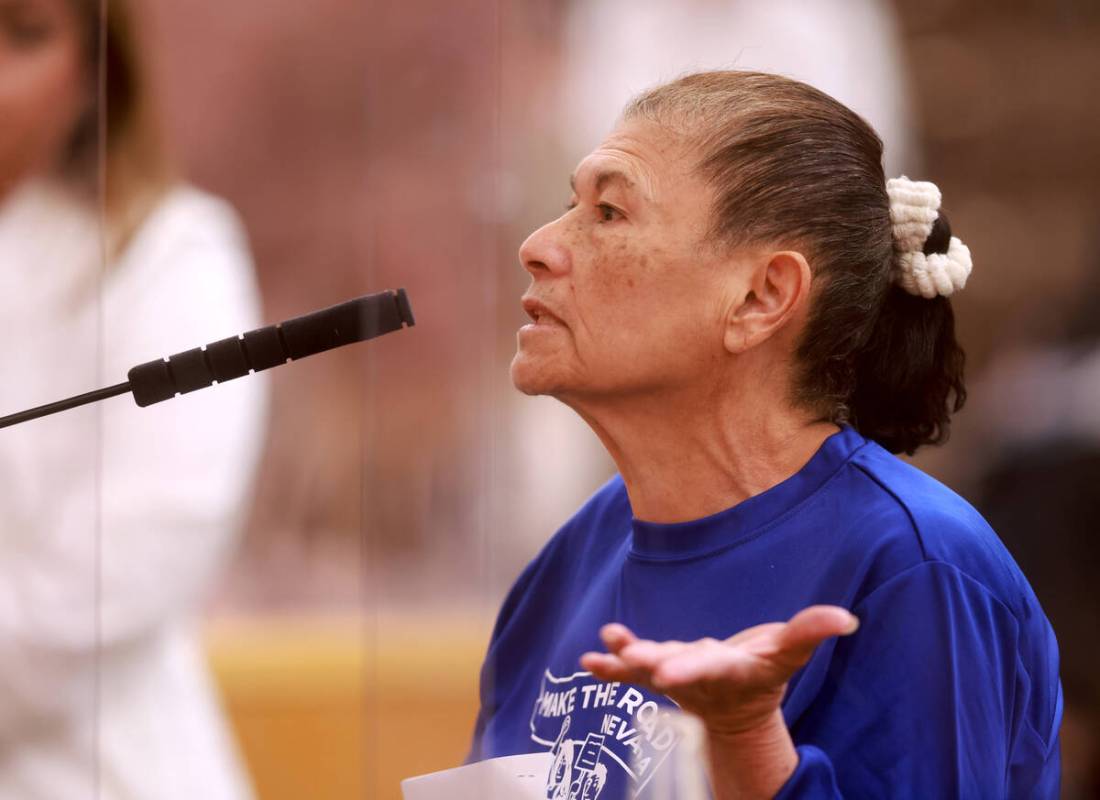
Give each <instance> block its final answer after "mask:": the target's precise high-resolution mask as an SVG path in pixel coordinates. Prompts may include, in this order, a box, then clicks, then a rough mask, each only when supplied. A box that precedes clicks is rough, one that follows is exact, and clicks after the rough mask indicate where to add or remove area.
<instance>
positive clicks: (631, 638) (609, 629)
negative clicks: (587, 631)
mask: <svg viewBox="0 0 1100 800" xmlns="http://www.w3.org/2000/svg"><path fill="white" fill-rule="evenodd" d="M600 640H601V641H603V644H604V647H606V648H607V649H608V650H609V651H610V652H612V653H618V652H619V651H620V650H622V649H623V648H624V647H626V646H627V645H628V644H631V643H632V642H636V641H638V637H637V636H635V635H634V632H633V631H631V630H630V628H628V627H626V626H625V625H623V624H621V623H618V622H612V623H609V624H607V625H604V626H603V627H602V628H600Z"/></svg>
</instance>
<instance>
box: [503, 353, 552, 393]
mask: <svg viewBox="0 0 1100 800" xmlns="http://www.w3.org/2000/svg"><path fill="white" fill-rule="evenodd" d="M540 361H541V359H535V358H532V357H531V356H530V355H528V354H525V353H523V352H522V351H520V352H518V353H516V355H515V358H513V359H512V368H511V374H512V385H513V386H515V387H516V389H518V390H519V391H521V392H523V393H524V394H529V395H540V394H546V395H554V394H557V393H558V392H559V391H561V388H562V387H561V380H560V376H558V375H556V374H555V373H556V372H557V370H555V369H554V367H553V365H551V364H545V363H540Z"/></svg>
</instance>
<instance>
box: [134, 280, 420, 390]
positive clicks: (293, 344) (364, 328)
mask: <svg viewBox="0 0 1100 800" xmlns="http://www.w3.org/2000/svg"><path fill="white" fill-rule="evenodd" d="M415 324H416V321H415V320H414V319H413V315H412V308H411V307H410V305H409V298H408V295H406V294H405V290H404V289H398V290H397V291H393V290H389V291H385V292H379V293H377V294H369V295H366V296H364V297H358V298H356V299H355V300H348V301H347V302H346V303H339V304H338V305H335V306H331V307H329V308H324V309H321V310H320V311H314V312H312V313H310V314H305V315H304V316H301V317H295V318H294V319H288V320H287V321H286V322H280V323H279V324H277V325H268V326H267V327H266V328H258V329H256V330H254V331H248V332H247V333H245V334H243V335H242V336H231V337H229V338H228V339H220V340H219V341H216V342H212V343H211V344H208V345H206V346H205V347H196V348H194V349H192V350H185V351H184V352H182V353H176V354H175V355H171V356H168V358H162V359H158V360H156V361H148V362H146V363H144V364H138V365H137V366H136V367H134V368H133V369H131V370H130V372H129V373H128V375H127V377H128V378H129V381H130V390H131V391H132V392H133V395H134V401H135V402H136V403H137V404H138V405H139V406H142V407H145V406H149V405H152V404H153V403H159V402H161V401H162V400H168V399H169V398H172V397H175V396H176V395H177V394H186V393H188V392H193V391H195V390H197V389H204V388H206V387H207V386H210V385H211V384H213V383H214V382H215V381H217V382H218V383H224V382H225V381H231V380H233V379H234V378H240V377H241V376H243V375H247V374H248V373H249V372H259V371H260V370H264V369H270V368H271V367H275V366H278V365H279V364H285V363H286V361H287V359H291V360H297V359H299V358H305V357H306V356H311V355H314V354H315V353H323V352H324V351H325V350H332V349H333V348H335V347H341V346H343V345H345V344H352V343H353V342H363V341H366V340H367V339H373V338H374V337H376V336H381V335H382V334H384V333H390V332H391V331H396V330H399V329H400V328H401V327H402V325H409V326H412V325H415Z"/></svg>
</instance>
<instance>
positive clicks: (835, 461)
mask: <svg viewBox="0 0 1100 800" xmlns="http://www.w3.org/2000/svg"><path fill="white" fill-rule="evenodd" d="M865 444H867V440H866V439H864V438H863V437H862V436H860V435H859V433H857V432H856V430H855V429H854V428H852V427H850V426H848V425H845V426H843V427H842V428H841V429H840V430H839V431H838V432H837V433H834V434H833V435H831V436H830V437H829V438H828V439H826V440H825V441H824V442H822V444H821V447H819V448H818V450H817V452H816V453H814V455H813V456H812V457H811V458H810V460H809V461H807V462H806V464H805V466H803V467H802V468H801V469H800V470H799V471H798V472H796V473H795V474H794V475H792V476H791V477H789V478H787V479H786V480H784V481H782V482H781V483H778V484H776V485H775V486H773V487H771V488H770V489H767V490H766V491H763V492H761V493H760V494H757V495H753V496H752V497H750V498H748V499H747V500H743V501H741V502H740V503H738V504H737V505H735V506H732V507H731V508H727V509H725V510H724V511H719V512H718V513H716V514H711V515H710V516H707V517H703V518H701V519H695V520H689V521H687V522H673V523H657V522H646V521H644V520H640V519H637V518H634V519H632V520H631V526H632V529H633V531H632V533H633V537H632V541H631V548H630V554H631V555H632V556H636V557H640V558H643V559H654V560H670V559H686V558H697V557H700V556H704V555H708V554H710V553H713V552H715V551H718V550H724V549H727V548H729V547H732V546H733V545H734V544H737V543H739V542H741V541H743V540H745V539H746V538H748V537H749V536H751V535H752V534H753V533H755V532H756V531H758V530H760V529H761V528H763V527H764V526H766V525H768V524H769V523H771V522H773V521H775V520H777V519H778V518H779V517H781V516H782V515H783V514H785V513H786V512H787V511H789V510H791V509H793V508H794V507H795V506H797V505H798V504H799V503H801V502H802V501H803V500H805V499H806V498H808V497H809V496H810V495H812V494H813V493H814V492H816V491H817V490H818V489H820V488H821V487H822V486H824V485H825V483H826V482H827V481H828V480H829V478H831V477H832V476H833V475H834V474H835V473H836V471H837V470H838V469H840V468H841V467H842V466H843V465H844V464H846V463H847V462H848V460H849V459H850V458H851V457H852V455H853V454H854V453H855V451H856V450H858V449H859V448H861V447H863V446H864V445H865Z"/></svg>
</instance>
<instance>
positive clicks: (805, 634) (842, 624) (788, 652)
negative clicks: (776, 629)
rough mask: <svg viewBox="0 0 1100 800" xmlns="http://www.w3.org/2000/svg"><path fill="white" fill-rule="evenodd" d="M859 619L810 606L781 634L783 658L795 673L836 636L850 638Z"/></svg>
mask: <svg viewBox="0 0 1100 800" xmlns="http://www.w3.org/2000/svg"><path fill="white" fill-rule="evenodd" d="M858 628H859V619H858V618H857V617H856V616H855V615H854V614H852V613H851V612H850V611H848V610H847V609H844V608H841V607H840V606H810V607H809V608H805V609H803V610H802V611H799V612H798V613H797V614H795V615H794V616H793V617H791V619H790V621H788V622H787V624H786V625H785V626H784V627H783V630H782V631H781V632H780V634H779V656H780V658H781V659H782V660H783V661H784V662H785V663H786V664H788V665H789V666H790V667H791V669H792V671H793V670H795V669H798V668H799V667H801V666H802V665H804V664H805V663H806V662H807V661H809V660H810V656H812V655H813V653H814V650H815V649H817V646H818V645H819V644H821V643H822V642H823V641H825V640H826V639H830V638H832V637H833V636H847V635H848V634H851V633H855V632H856V629H858Z"/></svg>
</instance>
